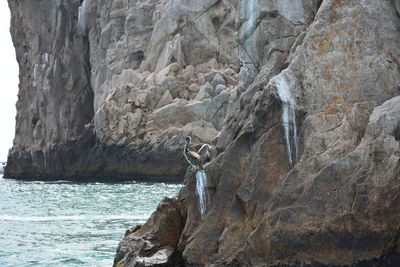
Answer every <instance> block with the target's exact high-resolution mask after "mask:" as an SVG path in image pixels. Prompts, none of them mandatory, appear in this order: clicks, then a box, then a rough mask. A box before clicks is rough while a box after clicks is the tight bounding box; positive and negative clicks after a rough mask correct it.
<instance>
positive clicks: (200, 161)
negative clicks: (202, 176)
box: [183, 136, 211, 170]
mask: <svg viewBox="0 0 400 267" xmlns="http://www.w3.org/2000/svg"><path fill="white" fill-rule="evenodd" d="M191 141H192V139H191V138H190V136H187V137H186V139H185V145H184V148H183V155H184V156H185V159H186V161H187V162H188V163H189V164H190V166H192V167H193V168H195V170H203V165H204V163H206V162H208V161H210V158H211V154H210V149H211V146H210V145H209V144H204V145H202V146H201V148H200V149H199V150H198V151H197V152H196V151H193V150H190V143H191Z"/></svg>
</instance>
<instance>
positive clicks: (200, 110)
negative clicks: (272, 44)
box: [6, 0, 239, 181]
mask: <svg viewBox="0 0 400 267" xmlns="http://www.w3.org/2000/svg"><path fill="white" fill-rule="evenodd" d="M9 5H10V8H11V12H12V28H11V31H12V37H13V40H14V43H15V46H16V50H17V59H18V63H19V65H20V77H21V83H20V93H19V100H18V103H17V113H18V114H17V125H16V137H15V140H14V145H13V148H12V149H11V150H10V153H9V158H8V165H7V169H6V177H10V178H22V179H79V180H81V179H114V180H115V179H145V180H149V179H151V180H156V181H157V180H180V181H181V180H182V179H183V178H182V177H183V176H184V173H185V168H184V166H185V165H184V159H183V156H182V153H181V149H182V145H183V139H184V137H185V136H187V135H191V136H192V137H193V138H194V142H195V143H197V144H198V142H206V143H211V142H212V141H213V140H214V139H215V137H216V136H217V135H218V133H219V132H220V131H221V129H222V127H223V123H224V119H225V115H226V111H227V107H228V103H229V101H230V99H231V96H232V95H233V94H234V87H235V86H236V85H237V83H238V70H239V63H238V57H237V56H236V52H235V51H236V48H237V43H236V41H235V34H236V31H235V27H234V24H235V23H234V22H235V8H234V5H233V4H232V3H230V2H228V1H199V2H193V3H183V2H180V1H154V0H147V1H122V0H115V1H103V0H84V1H79V0H68V1H42V2H40V4H36V1H32V0H29V1H9Z"/></svg>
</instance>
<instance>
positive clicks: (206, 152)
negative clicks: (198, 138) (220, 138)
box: [197, 144, 211, 159]
mask: <svg viewBox="0 0 400 267" xmlns="http://www.w3.org/2000/svg"><path fill="white" fill-rule="evenodd" d="M210 148H211V146H210V145H209V144H204V145H202V146H201V147H200V149H199V150H198V151H197V153H198V154H199V155H200V156H202V157H203V159H209V158H210V156H211V155H210Z"/></svg>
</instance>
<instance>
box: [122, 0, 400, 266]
mask: <svg viewBox="0 0 400 267" xmlns="http://www.w3.org/2000/svg"><path fill="white" fill-rule="evenodd" d="M288 2H289V1H271V2H268V3H266V2H262V1H246V2H242V1H240V2H239V5H240V4H242V5H243V6H242V5H240V8H245V9H246V10H249V8H250V11H248V13H244V15H243V14H242V15H240V16H238V18H237V21H236V24H237V26H238V33H239V36H244V39H246V40H249V41H247V42H245V41H243V42H241V43H240V42H239V44H241V46H242V47H243V46H244V48H246V46H245V45H247V47H251V46H253V48H249V49H248V50H251V51H252V53H249V52H247V53H246V51H243V54H242V58H241V59H242V60H243V62H244V64H243V65H242V66H241V69H240V73H239V77H240V81H239V85H238V87H237V89H236V91H235V92H236V94H235V98H234V99H233V101H232V102H231V104H230V105H229V108H228V114H227V119H226V121H225V124H224V127H223V130H222V132H221V133H220V134H219V136H218V139H217V146H216V150H217V155H216V156H215V158H214V159H213V160H212V162H211V163H210V164H209V165H207V167H206V173H207V176H208V185H207V193H208V194H209V196H210V202H209V203H208V206H207V212H206V214H205V217H204V218H203V219H201V217H200V215H199V211H198V199H197V197H196V195H195V192H196V191H195V188H194V184H195V176H194V174H193V173H192V172H190V171H188V172H187V176H186V185H185V187H184V188H183V189H182V191H181V192H180V194H179V195H178V199H177V200H176V202H177V203H181V205H180V209H181V211H180V214H181V217H179V218H180V220H182V218H183V219H184V228H183V230H182V232H181V234H180V240H179V243H178V244H177V245H176V247H175V252H176V253H177V254H175V255H180V257H181V258H180V260H181V261H182V262H183V263H184V264H186V265H187V266H396V265H398V264H399V262H400V249H399V248H400V246H399V245H400V244H399V242H400V239H399V236H400V210H399V205H398V204H399V203H400V202H399V201H400V164H399V163H400V161H399V160H400V150H399V148H400V143H399V142H400V138H399V129H400V117H399V115H400V114H399V112H400V96H398V95H399V94H400V91H399V88H400V87H399V86H400V75H399V74H400V68H399V60H400V47H399V45H398V44H399V42H400V31H399V30H400V17H399V16H398V10H397V8H398V3H396V1H363V0H357V1H339V0H324V1H315V2H314V3H312V4H311V1H307V3H305V2H304V3H303V2H302V1H295V2H296V4H294V5H290V4H289V3H288ZM291 3H293V1H291ZM281 5H283V6H281ZM271 7H272V11H270V12H269V11H268V8H271ZM283 7H285V8H283ZM302 7H307V9H302ZM291 8H293V9H291ZM251 10H252V11H255V13H252V12H251ZM258 12H260V14H257V13H258ZM241 16H244V18H241ZM252 20H253V21H254V23H252V24H251V26H246V23H249V21H252ZM267 22H269V24H268V23H267ZM263 23H266V24H267V25H268V26H265V27H266V28H267V29H268V30H269V32H271V34H267V32H266V30H263V32H262V33H264V34H259V35H257V32H258V31H261V27H263ZM288 24H290V25H289V26H288ZM280 27H282V28H283V29H284V30H283V32H279V31H278V29H281V28H280ZM246 28H247V29H250V33H248V32H246V30H245V29H246ZM372 29H373V30H372ZM274 31H276V32H274ZM287 31H289V32H290V33H288V32H287ZM281 34H282V35H281ZM292 35H293V36H292ZM282 36H286V38H284V42H281V41H282V40H281V39H282ZM287 36H290V37H287ZM266 39H268V41H267V42H266V41H265V40H266ZM289 40H290V41H289ZM260 43H261V44H262V45H259V44H260ZM257 44H258V45H257ZM273 47H275V49H274V48H273ZM260 48H261V49H260ZM266 48H268V49H270V50H271V52H268V53H265V52H266V51H270V50H268V49H266ZM279 48H280V49H279ZM244 50H245V49H244ZM273 55H275V56H273ZM182 203H183V204H182ZM182 214H183V215H184V216H182ZM175 219H177V218H175ZM148 224H149V222H148V223H146V224H145V225H148ZM133 243H134V242H133ZM123 263H125V266H133V265H129V264H128V263H127V262H124V261H122V262H121V264H123Z"/></svg>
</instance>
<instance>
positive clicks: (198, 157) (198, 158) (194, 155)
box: [186, 150, 201, 161]
mask: <svg viewBox="0 0 400 267" xmlns="http://www.w3.org/2000/svg"><path fill="white" fill-rule="evenodd" d="M186 153H187V154H188V155H189V156H191V157H193V158H196V159H197V160H199V161H201V156H200V155H199V154H197V153H196V152H194V151H190V150H188V151H187V152H186Z"/></svg>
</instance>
